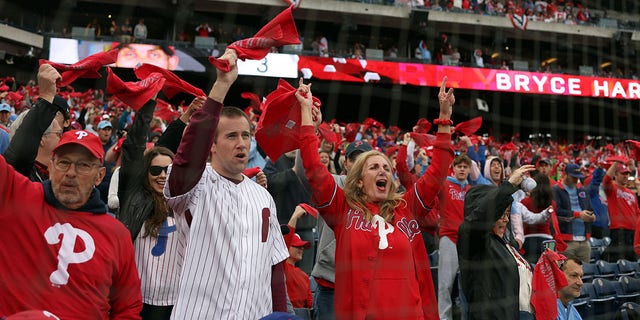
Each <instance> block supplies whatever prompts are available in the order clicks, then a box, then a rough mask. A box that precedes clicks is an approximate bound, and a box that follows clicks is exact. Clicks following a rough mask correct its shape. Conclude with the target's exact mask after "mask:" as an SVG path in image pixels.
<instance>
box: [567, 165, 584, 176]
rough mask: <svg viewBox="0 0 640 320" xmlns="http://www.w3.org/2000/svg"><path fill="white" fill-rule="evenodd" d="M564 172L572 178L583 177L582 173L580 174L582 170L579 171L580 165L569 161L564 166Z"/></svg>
mask: <svg viewBox="0 0 640 320" xmlns="http://www.w3.org/2000/svg"><path fill="white" fill-rule="evenodd" d="M564 172H566V173H567V174H568V175H570V176H572V177H574V178H578V179H584V175H583V174H582V171H580V166H579V165H577V164H575V163H570V164H568V165H567V166H566V167H564Z"/></svg>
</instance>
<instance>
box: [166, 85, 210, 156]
mask: <svg viewBox="0 0 640 320" xmlns="http://www.w3.org/2000/svg"><path fill="white" fill-rule="evenodd" d="M206 99H207V98H206V97H195V98H194V99H193V101H191V104H190V105H189V108H188V109H187V111H185V112H184V113H183V114H182V115H180V118H178V119H176V120H174V121H171V123H170V124H169V126H167V129H166V130H164V133H162V135H161V136H160V139H159V140H158V142H156V146H158V147H165V148H167V149H169V150H171V151H172V152H173V153H177V152H178V146H179V145H180V140H182V134H183V133H184V129H185V128H186V127H187V124H188V123H189V120H191V116H192V115H193V113H194V112H196V111H197V110H200V109H201V108H202V106H203V105H204V102H205V101H206Z"/></svg>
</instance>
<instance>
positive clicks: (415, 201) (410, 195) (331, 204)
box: [300, 126, 453, 319]
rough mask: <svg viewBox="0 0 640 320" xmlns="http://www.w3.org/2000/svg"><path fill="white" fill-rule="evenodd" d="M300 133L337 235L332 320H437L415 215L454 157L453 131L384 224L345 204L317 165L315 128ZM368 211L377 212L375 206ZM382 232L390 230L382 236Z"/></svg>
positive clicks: (442, 137)
mask: <svg viewBox="0 0 640 320" xmlns="http://www.w3.org/2000/svg"><path fill="white" fill-rule="evenodd" d="M300 135H301V139H300V150H301V154H302V158H303V162H304V167H305V171H306V174H307V177H308V178H309V183H310V185H311V189H312V191H313V201H314V203H315V204H316V206H317V207H318V209H319V211H320V214H321V215H322V217H323V218H324V219H325V221H326V222H327V224H328V225H329V226H330V227H331V228H332V229H333V231H334V233H335V236H336V282H335V312H336V318H338V319H365V318H367V317H371V318H373V319H438V308H437V302H436V297H435V291H434V287H433V281H432V279H431V271H430V266H429V260H428V257H427V252H426V250H425V247H424V243H423V240H422V237H421V235H420V230H419V227H418V222H417V221H416V220H415V216H414V215H426V214H428V212H429V211H428V205H429V204H431V203H432V202H433V201H434V199H435V198H436V196H437V193H438V190H439V187H438V186H439V185H440V184H442V181H443V180H444V178H445V176H446V174H447V168H448V166H449V163H450V162H451V161H452V159H453V150H452V149H451V142H450V139H451V135H450V134H438V138H437V140H436V141H435V143H434V161H433V163H432V165H431V166H429V168H428V171H427V172H426V173H425V175H424V176H423V177H422V178H421V179H420V180H419V181H418V182H417V183H416V184H415V185H414V187H413V188H411V189H410V190H409V191H407V192H406V193H405V194H404V200H405V202H404V203H403V204H401V205H400V206H398V207H397V208H396V209H395V211H394V218H393V220H392V221H391V223H390V224H389V223H385V222H382V223H384V225H382V223H380V222H378V223H379V224H380V225H381V227H383V228H378V227H377V225H378V223H376V222H375V221H374V222H369V221H366V220H365V219H364V216H363V214H361V212H360V210H357V209H354V208H351V207H350V206H349V204H348V203H347V201H346V197H345V195H344V193H343V190H342V189H340V188H338V187H337V185H336V183H335V181H334V179H333V177H332V176H331V174H330V173H329V171H328V170H327V167H326V166H324V165H322V163H320V157H319V155H318V138H317V137H316V136H315V134H314V130H313V127H312V126H303V127H302V128H301V132H300ZM368 209H369V210H371V212H372V213H376V212H378V208H377V206H376V205H374V204H370V205H369V206H368ZM383 231H387V232H388V233H387V234H386V235H384V238H381V237H380V233H382V232H383ZM382 239H386V240H387V241H388V242H387V243H386V245H387V246H385V243H384V242H383V241H381V240H382ZM381 247H384V248H382V249H380V248H381Z"/></svg>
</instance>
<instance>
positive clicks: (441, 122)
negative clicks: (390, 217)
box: [404, 76, 456, 216]
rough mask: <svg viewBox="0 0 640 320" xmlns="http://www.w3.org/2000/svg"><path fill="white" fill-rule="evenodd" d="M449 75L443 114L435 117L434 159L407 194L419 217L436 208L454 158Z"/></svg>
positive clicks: (441, 98)
mask: <svg viewBox="0 0 640 320" xmlns="http://www.w3.org/2000/svg"><path fill="white" fill-rule="evenodd" d="M446 85H447V77H446V76H445V77H444V78H443V79H442V84H441V85H440V92H439V93H438V101H439V103H440V116H439V117H438V119H436V120H434V121H433V122H434V124H436V125H437V126H438V133H437V135H436V140H435V141H434V143H433V159H432V160H431V165H430V166H429V167H428V168H427V171H426V172H425V173H424V175H422V177H421V178H420V179H419V180H418V181H417V182H416V184H415V186H414V187H413V189H410V190H409V191H408V192H407V193H406V194H405V196H404V198H405V200H406V201H407V203H408V204H409V209H410V210H412V211H413V212H414V214H416V215H417V216H422V215H426V214H428V213H429V211H430V209H431V208H432V207H433V203H434V201H435V199H436V197H437V195H438V192H439V190H440V186H441V185H442V184H443V182H444V179H445V178H446V177H447V173H448V169H449V165H450V164H451V162H452V161H453V148H452V147H451V125H452V124H453V122H452V121H451V113H452V110H453V104H454V103H455V101H456V98H455V96H454V95H453V88H449V90H446Z"/></svg>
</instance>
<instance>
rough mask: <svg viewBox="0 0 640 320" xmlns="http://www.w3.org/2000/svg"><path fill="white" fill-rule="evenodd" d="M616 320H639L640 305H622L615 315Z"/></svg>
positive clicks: (627, 303) (630, 303)
mask: <svg viewBox="0 0 640 320" xmlns="http://www.w3.org/2000/svg"><path fill="white" fill-rule="evenodd" d="M615 319H616V320H618V319H619V320H640V304H637V303H634V302H625V303H623V304H622V305H621V306H620V308H619V309H618V312H617V313H616V317H615Z"/></svg>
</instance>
